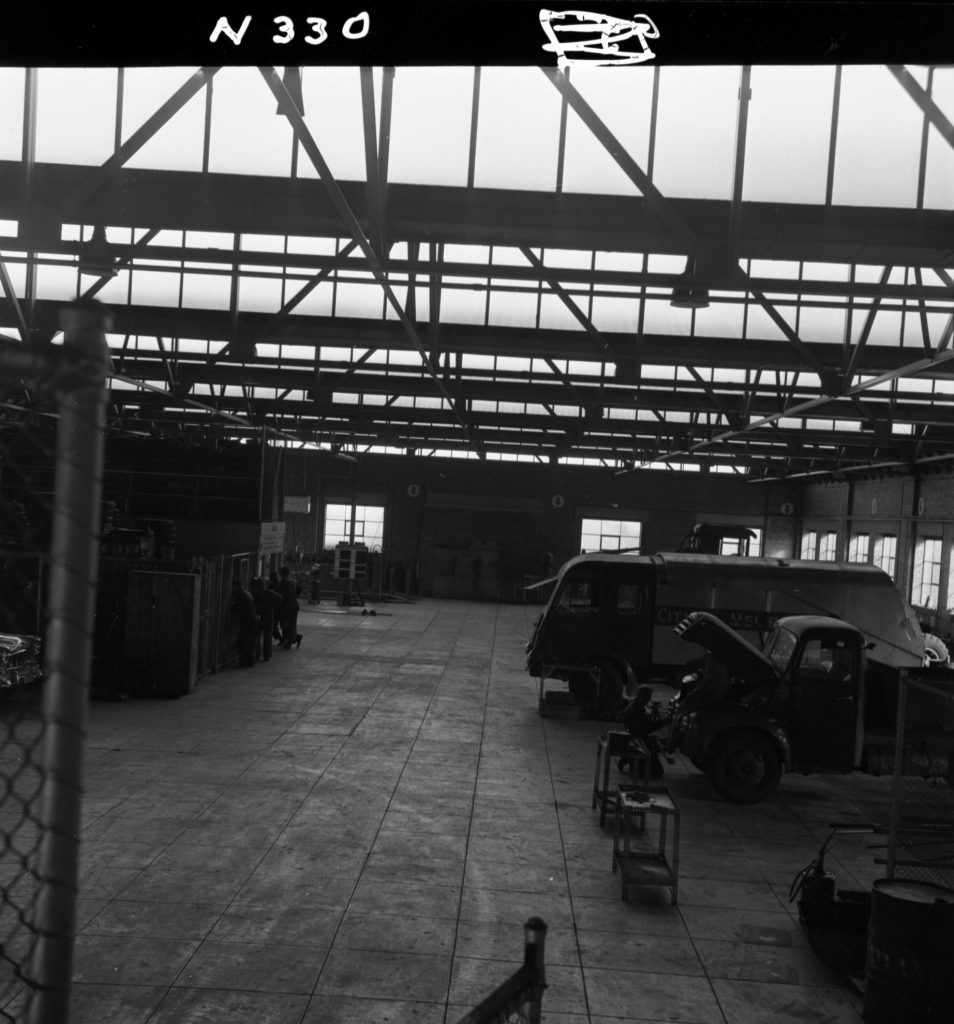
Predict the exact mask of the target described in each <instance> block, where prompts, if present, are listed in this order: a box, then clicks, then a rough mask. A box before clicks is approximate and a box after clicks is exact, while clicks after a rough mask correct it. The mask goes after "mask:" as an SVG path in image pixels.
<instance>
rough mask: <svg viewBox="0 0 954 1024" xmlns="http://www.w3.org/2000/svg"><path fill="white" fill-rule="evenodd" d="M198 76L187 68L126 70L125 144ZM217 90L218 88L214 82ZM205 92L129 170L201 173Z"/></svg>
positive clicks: (142, 151) (162, 131) (193, 99)
mask: <svg viewBox="0 0 954 1024" xmlns="http://www.w3.org/2000/svg"><path fill="white" fill-rule="evenodd" d="M194 73H195V71H194V69H190V68H185V67H167V68H161V67H150V68H126V69H125V71H124V74H123V115H122V117H123V121H122V137H123V141H126V140H127V139H128V138H129V136H130V135H132V134H133V132H135V131H138V130H139V128H140V127H141V126H142V125H143V124H144V123H145V122H146V121H147V120H148V119H149V118H150V117H152V115H153V114H155V112H156V111H157V110H158V109H159V107H160V106H162V104H163V103H165V102H166V100H168V99H169V97H170V96H172V95H173V94H174V93H175V92H176V91H177V90H178V89H180V88H181V87H182V86H183V85H184V84H185V83H186V82H187V81H188V80H189V78H190V77H191V76H192V75H193V74H194ZM214 88H216V89H217V88H219V83H218V80H217V79H216V80H215V86H214ZM205 96H206V94H205V90H204V89H200V90H199V91H198V92H197V93H196V94H195V95H194V96H192V97H191V99H190V100H189V101H188V102H187V103H186V104H185V106H183V107H182V108H181V109H179V110H177V111H176V113H175V114H174V115H173V116H172V117H171V118H170V119H169V120H168V121H167V122H166V123H165V124H164V125H163V126H162V127H161V128H160V129H159V130H158V131H157V132H156V133H155V134H154V135H153V136H152V137H151V138H149V139H147V140H146V142H145V143H144V144H143V145H142V146H141V147H140V148H139V149H138V150H137V151H136V152H135V153H133V154H132V156H131V157H130V158H129V160H127V161H126V166H127V167H131V168H135V169H141V168H150V169H155V170H165V171H201V170H202V150H203V146H204V135H205Z"/></svg>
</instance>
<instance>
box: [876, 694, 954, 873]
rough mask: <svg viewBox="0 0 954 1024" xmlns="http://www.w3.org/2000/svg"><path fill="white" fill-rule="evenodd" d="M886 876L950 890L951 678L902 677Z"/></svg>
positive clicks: (953, 796)
mask: <svg viewBox="0 0 954 1024" xmlns="http://www.w3.org/2000/svg"><path fill="white" fill-rule="evenodd" d="M895 749H896V750H897V751H899V752H900V756H896V757H895V763H894V775H893V780H892V789H891V809H890V823H889V826H888V844H887V860H886V872H885V873H886V875H887V877H888V878H896V879H903V880H907V881H915V882H926V883H929V884H931V885H940V886H944V887H945V888H948V889H952V890H954V755H952V751H954V679H941V678H940V677H939V679H938V682H936V683H933V682H927V681H926V680H924V679H923V678H921V679H908V678H902V680H901V684H900V689H899V694H898V729H897V736H896V740H895Z"/></svg>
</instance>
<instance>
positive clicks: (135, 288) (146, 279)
mask: <svg viewBox="0 0 954 1024" xmlns="http://www.w3.org/2000/svg"><path fill="white" fill-rule="evenodd" d="M129 301H130V303H131V304H132V305H144V306H178V305H179V275H178V274H168V273H163V272H162V271H158V270H139V269H136V270H134V271H133V272H132V291H131V293H130V296H129Z"/></svg>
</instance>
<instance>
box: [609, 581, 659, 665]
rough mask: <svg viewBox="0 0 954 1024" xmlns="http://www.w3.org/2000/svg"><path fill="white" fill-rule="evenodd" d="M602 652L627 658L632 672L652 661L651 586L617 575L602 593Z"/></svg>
mask: <svg viewBox="0 0 954 1024" xmlns="http://www.w3.org/2000/svg"><path fill="white" fill-rule="evenodd" d="M602 649H603V650H604V651H606V652H607V653H610V652H611V653H613V654H616V655H617V656H618V657H621V658H624V659H625V660H626V661H628V662H629V664H630V665H631V666H632V667H633V669H635V670H638V669H640V668H642V667H645V666H648V665H649V664H650V661H651V658H652V609H651V605H650V593H649V585H648V583H645V582H638V581H636V580H633V579H632V578H630V579H625V578H623V577H622V576H617V577H616V578H615V579H612V580H608V581H607V583H606V586H605V588H604V592H603V635H602Z"/></svg>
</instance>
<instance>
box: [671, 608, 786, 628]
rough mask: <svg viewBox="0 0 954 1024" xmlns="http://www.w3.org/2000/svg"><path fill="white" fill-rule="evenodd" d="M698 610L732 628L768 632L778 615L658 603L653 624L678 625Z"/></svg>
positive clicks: (744, 609)
mask: <svg viewBox="0 0 954 1024" xmlns="http://www.w3.org/2000/svg"><path fill="white" fill-rule="evenodd" d="M697 611H707V612H711V613H712V614H713V615H715V616H716V617H717V618H719V619H721V620H722V621H723V622H724V623H725V624H726V625H727V626H730V627H731V628H732V629H735V630H738V631H742V630H747V629H749V630H759V631H761V632H767V631H768V630H770V629H771V628H772V626H774V625H775V623H776V621H777V620H778V615H777V614H774V613H772V612H766V611H755V610H754V609H747V608H699V607H698V606H693V607H691V608H675V607H673V606H672V605H657V607H656V614H655V616H654V618H653V624H654V625H656V626H670V627H672V626H678V625H679V623H680V622H682V620H683V619H684V618H685V617H686V616H687V615H688V614H689V613H690V612H697Z"/></svg>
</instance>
